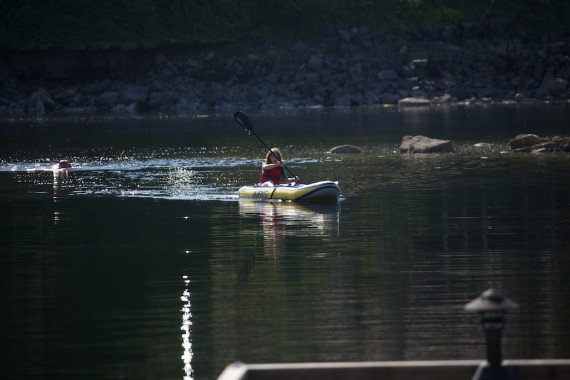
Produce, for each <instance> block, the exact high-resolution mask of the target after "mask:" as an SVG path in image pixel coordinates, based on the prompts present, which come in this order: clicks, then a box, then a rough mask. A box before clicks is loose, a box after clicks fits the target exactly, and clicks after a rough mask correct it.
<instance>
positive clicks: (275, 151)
mask: <svg viewBox="0 0 570 380" xmlns="http://www.w3.org/2000/svg"><path fill="white" fill-rule="evenodd" d="M284 166H285V163H284V161H283V159H282V154H281V151H280V150H279V148H272V149H271V150H270V151H269V152H267V155H266V156H265V161H263V164H262V166H261V178H260V179H259V182H260V183H261V185H262V186H279V185H280V184H281V181H282V179H283V182H285V183H287V184H290V183H294V182H299V178H298V177H295V178H289V176H288V175H287V171H286V170H285V168H284Z"/></svg>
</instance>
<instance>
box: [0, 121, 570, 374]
mask: <svg viewBox="0 0 570 380" xmlns="http://www.w3.org/2000/svg"><path fill="white" fill-rule="evenodd" d="M399 115H400V114H398V113H397V112H391V113H390V114H389V115H388V120H387V121H388V123H387V125H388V127H389V128H392V129H393V130H388V129H386V124H385V123H376V124H374V125H373V126H366V127H364V126H361V125H359V124H358V123H355V120H356V117H355V116H356V115H354V113H351V112H346V114H342V115H340V116H339V117H338V118H337V117H336V116H335V117H329V116H328V115H326V117H324V116H323V117H324V118H325V121H326V122H325V123H320V124H319V123H318V122H319V118H317V120H316V121H315V119H309V120H308V121H305V119H304V118H299V119H296V120H297V122H298V123H299V125H300V127H299V128H297V129H294V130H290V129H287V128H286V127H289V126H291V125H292V124H293V125H294V124H296V123H291V122H290V120H286V119H284V120H281V119H278V118H276V117H275V116H271V117H267V116H263V115H259V118H260V119H263V118H264V117H265V118H266V120H265V121H266V122H265V123H263V122H261V121H260V122H257V118H256V119H255V121H256V122H255V124H256V126H258V125H259V129H260V131H263V132H264V133H263V136H264V138H266V140H268V142H269V143H270V144H271V145H272V142H274V141H279V142H280V143H281V142H283V143H282V144H280V145H281V148H282V149H283V150H284V151H285V152H286V159H287V163H288V165H289V164H290V165H291V168H292V169H293V170H294V172H295V173H296V174H297V173H298V174H299V175H300V176H301V177H302V178H303V179H304V180H305V181H306V182H311V181H312V180H313V179H314V180H317V179H322V178H321V177H322V176H327V177H330V178H329V179H333V180H338V181H339V182H340V186H341V191H342V194H343V201H342V202H340V203H339V204H338V205H337V206H335V207H332V208H330V207H329V208H324V209H323V208H319V207H315V206H311V205H298V204H292V203H281V202H279V203H255V202H242V201H238V198H237V194H236V193H237V189H238V188H239V186H241V185H244V184H250V183H253V182H255V181H256V180H257V179H258V177H259V170H260V167H259V166H260V158H261V157H262V156H263V154H264V150H263V147H259V146H258V145H257V142H256V141H255V140H254V139H252V138H251V136H246V137H245V138H244V139H243V140H242V139H240V140H238V139H237V138H236V137H235V136H236V135H237V134H240V133H241V130H239V129H238V130H231V129H224V128H225V127H226V124H223V125H222V123H221V124H220V125H219V126H217V127H218V128H217V129H214V128H208V129H207V131H200V132H201V134H200V136H194V135H193V133H191V134H192V137H195V140H196V141H197V142H196V143H193V144H194V145H193V146H190V147H188V148H184V147H179V145H183V144H184V143H185V142H186V141H195V140H193V139H181V138H180V137H179V134H180V135H184V134H185V133H190V132H186V129H182V128H180V129H179V128H172V129H170V128H169V127H168V126H163V125H160V126H158V127H157V128H156V130H157V131H159V132H157V133H156V134H154V133H150V132H149V131H147V130H145V131H146V132H140V130H139V129H137V128H134V129H133V130H116V129H113V133H112V134H111V133H110V134H109V135H110V136H113V139H112V141H113V143H114V144H116V145H117V146H116V147H112V145H111V144H109V141H107V140H106V139H99V140H93V139H91V137H93V136H95V137H96V136H98V135H97V134H96V133H95V131H94V130H92V131H89V130H88V131H87V132H86V133H87V135H88V136H87V137H86V138H85V141H82V140H80V139H79V138H75V139H74V140H73V143H74V144H75V145H70V146H68V145H67V143H65V144H62V145H57V146H56V147H57V149H53V148H49V149H48V148H46V147H43V146H40V147H37V146H32V147H30V148H29V150H28V151H26V152H25V153H22V152H21V151H19V150H18V149H19V148H18V149H16V146H17V144H15V145H14V149H13V151H9V150H7V151H3V152H1V154H5V156H4V158H3V159H2V161H1V162H0V177H2V181H0V187H1V188H2V192H0V201H2V210H3V212H4V217H3V218H2V219H1V220H0V222H1V223H2V224H1V226H2V228H1V229H0V230H1V231H2V233H3V234H2V239H0V248H1V250H0V251H1V252H2V254H0V261H1V262H0V264H2V265H0V278H2V281H3V282H2V289H1V290H2V292H1V294H2V295H3V296H5V297H6V302H5V303H4V305H5V307H6V308H7V312H5V313H3V314H2V316H1V318H3V319H2V323H0V326H1V327H6V328H7V329H6V330H7V332H6V333H5V334H2V336H3V338H4V337H5V339H6V341H7V346H10V347H13V349H11V350H10V351H9V352H6V353H5V355H7V358H8V361H10V362H12V363H15V364H14V368H16V370H17V371H19V373H20V374H31V375H34V374H38V373H42V374H45V378H58V379H61V378H64V377H65V376H66V375H69V377H70V378H79V377H82V375H86V374H97V376H95V375H94V376H93V377H97V378H109V377H132V378H148V379H151V378H153V379H154V378H180V377H182V378H184V379H193V378H196V379H199V380H203V379H214V378H215V377H216V376H217V375H218V374H219V373H220V372H221V370H222V369H223V366H225V365H226V364H229V363H231V362H233V361H235V360H243V361H245V362H275V361H340V360H350V361H352V360H407V359H410V360H415V359H419V360H423V359H425V360H427V359H476V358H481V357H483V355H484V348H483V347H482V337H481V333H480V331H479V326H478V322H477V318H475V317H473V318H471V316H465V315H463V314H462V311H461V310H462V306H463V305H464V304H465V303H466V302H468V301H470V300H471V299H472V298H473V297H475V296H477V295H478V294H479V293H480V292H481V291H483V290H485V289H486V288H488V287H491V286H493V287H499V288H500V289H501V290H503V291H504V293H505V294H506V295H508V296H509V297H510V298H512V299H513V300H515V301H517V302H519V303H520V304H521V305H523V307H522V308H521V310H520V312H519V313H517V314H513V315H509V316H508V321H509V327H508V329H507V331H506V334H505V335H506V336H507V339H506V340H505V357H507V358H541V357H563V356H565V355H567V353H568V352H569V351H568V347H569V344H570V343H569V342H570V336H569V335H568V332H567V331H570V330H569V329H568V321H569V320H570V318H569V316H570V307H569V304H568V300H569V299H570V297H569V294H568V289H570V287H569V286H568V279H569V278H570V273H569V268H570V265H569V262H568V255H566V254H565V253H566V252H567V251H568V248H569V246H568V239H566V237H567V235H568V231H569V230H568V226H569V225H570V220H569V217H570V213H568V203H567V201H566V200H567V194H568V193H569V191H570V190H569V189H570V167H569V165H568V156H567V155H564V154H561V155H550V154H548V155H517V154H506V153H501V152H503V151H505V150H506V149H507V144H506V141H508V140H507V138H505V135H506V136H512V135H514V134H516V133H517V131H518V128H515V127H513V128H512V129H510V130H508V133H504V131H502V132H501V135H500V137H497V136H498V134H497V135H496V134H494V133H495V131H494V130H491V131H490V132H489V131H485V132H484V133H483V132H479V129H478V128H477V127H470V128H467V129H468V130H467V131H464V130H461V131H460V130H459V129H458V128H457V127H454V126H453V125H452V126H450V125H447V126H445V128H444V131H446V132H449V133H454V134H455V138H456V139H457V140H458V141H456V143H455V147H456V152H455V153H454V154H449V155H427V156H422V155H413V156H409V155H400V154H399V153H397V147H398V142H399V138H400V135H401V134H403V133H400V132H401V131H403V130H405V131H406V132H410V131H412V132H418V133H420V132H421V133H423V132H426V128H424V127H423V126H422V122H425V119H423V118H422V112H417V113H415V114H414V115H413V116H410V115H407V116H405V117H403V119H404V122H405V123H410V124H413V125H412V126H408V125H405V124H402V125H400V124H397V123H395V122H394V119H395V118H398V117H399ZM360 116H361V117H362V120H363V121H366V118H367V117H369V115H360ZM372 116H373V115H372ZM372 116H370V120H372V121H374V122H375V120H374V118H373V117H372ZM252 117H253V116H252ZM443 119H445V118H443ZM452 119H453V118H452ZM359 120H360V119H359ZM454 120H457V119H454ZM486 120H487V122H489V120H490V123H493V122H494V119H493V118H492V117H490V118H488V119H486ZM540 120H541V122H542V120H545V119H544V118H541V119H540ZM321 121H322V120H321ZM459 121H460V123H457V125H460V126H461V127H463V124H462V123H461V122H462V121H463V119H460V120H459ZM333 122H334V123H337V124H338V125H340V127H336V128H334V125H332V126H331V125H329V124H331V123H333ZM304 123H305V124H304ZM310 123H315V124H316V125H315V126H314V127H315V129H314V130H313V129H312V128H308V126H309V124H310ZM452 124H453V123H452ZM505 124H506V123H505ZM265 125H267V126H268V127H267V129H265V130H264V129H262V128H263V127H264V126H265ZM273 125H275V126H276V127H275V129H274V130H273V129H271V128H272V127H273ZM83 127H84V126H83V125H82V126H81V128H83ZM311 127H312V125H311ZM348 127H350V128H348ZM432 127H434V126H433V125H432V126H431V127H430V128H432ZM383 128H384V129H383ZM434 128H435V129H434V130H432V129H430V130H429V132H434V131H437V132H441V130H442V129H441V128H439V129H438V126H437V125H435V127H434ZM64 129H65V128H64ZM78 129H80V128H79V127H78ZM226 130H229V132H227V136H229V137H226V138H224V136H219V135H216V136H215V137H212V138H211V141H210V143H211V144H210V145H211V146H209V145H208V144H205V142H204V141H203V140H204V139H205V138H208V136H212V135H213V134H214V132H213V131H215V132H216V133H220V134H223V133H226V132H220V131H226ZM277 130H279V131H285V132H281V134H277V132H275V131H277ZM331 130H332V132H330V131H331ZM394 131H395V132H394ZM80 132H81V133H83V130H81V131H80ZM115 132H117V133H115ZM147 132H148V133H150V135H149V136H146V137H144V138H143V139H142V140H141V141H138V142H137V145H136V146H135V147H133V142H132V137H133V136H135V135H137V134H138V133H143V135H144V134H145V133H147ZM18 133H20V132H18ZM81 133H78V134H77V135H78V136H79V135H81ZM434 133H435V132H434ZM117 134H118V136H117ZM169 134H171V135H172V137H169V136H168V135H169ZM424 134H431V133H424ZM471 134H474V135H473V136H472V135H471ZM23 135H25V134H23ZM394 135H397V137H394ZM157 136H158V137H157ZM489 136H490V137H489ZM48 137H49V136H48ZM434 137H442V135H437V136H434ZM352 139H354V140H355V141H354V142H355V144H357V145H360V146H361V147H362V148H363V149H364V153H363V154H360V155H346V156H341V155H329V154H327V153H326V151H327V150H328V149H329V148H330V147H332V146H334V145H338V144H339V143H345V142H353V140H352ZM20 140H21V141H22V144H24V145H26V144H36V143H34V142H31V139H24V138H22V139H20ZM20 140H18V141H20ZM53 140H54V141H51V143H52V144H57V142H58V141H59V140H58V139H55V138H54V139H53ZM155 140H156V141H155ZM252 140H254V141H253V142H252ZM93 141H95V142H93ZM480 141H485V142H490V143H492V145H491V146H485V147H484V148H482V149H481V148H475V147H474V146H473V144H474V143H475V142H480ZM89 144H91V145H89ZM171 145H173V146H174V147H171ZM276 145H277V144H276ZM18 146H19V145H18ZM206 146H209V147H208V148H205V149H203V148H204V147H206ZM213 146H215V148H213ZM252 146H253V147H252ZM67 148H70V149H71V150H72V151H71V153H70V157H71V158H72V161H74V164H75V165H76V166H75V168H74V169H72V170H71V171H70V176H69V178H68V179H66V180H65V181H54V178H53V175H52V173H51V171H50V165H51V163H52V162H53V160H56V159H57V158H59V155H61V154H65V153H67V152H66V149H67ZM6 157H14V158H13V159H7V158H6ZM181 279H182V281H181ZM30 310H31V311H30ZM30 326H33V328H30ZM38 352H39V353H38ZM52 352H53V354H50V353H52ZM59 358H64V359H65V361H64V362H65V363H63V362H62V360H60V359H59ZM28 371H29V372H28ZM31 377H33V376H27V377H26V376H24V375H22V376H21V377H20V378H31ZM83 377H84V376H83Z"/></svg>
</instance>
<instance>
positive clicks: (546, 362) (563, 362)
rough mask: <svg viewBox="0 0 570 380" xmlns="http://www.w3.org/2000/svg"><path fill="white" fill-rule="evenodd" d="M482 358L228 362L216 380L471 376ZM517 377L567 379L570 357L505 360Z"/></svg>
mask: <svg viewBox="0 0 570 380" xmlns="http://www.w3.org/2000/svg"><path fill="white" fill-rule="evenodd" d="M486 365H487V362H486V361H481V360H438V361H385V362H383V361H376V362H340V363H281V364H244V363H241V362H236V363H233V364H230V365H228V366H227V367H226V368H225V370H224V371H223V372H222V373H221V375H220V376H219V377H218V380H266V379H267V380H268V379H271V380H291V379H295V380H308V379H331V380H343V379H346V380H348V379H351V380H354V379H358V380H368V379H376V380H400V379H402V380H403V379H406V380H414V379H418V380H419V379H424V380H425V379H438V380H447V379H449V380H451V379H453V380H460V379H471V378H473V376H474V374H475V373H476V371H477V369H478V368H479V366H486ZM503 367H507V368H509V369H510V370H511V371H512V373H513V375H514V376H515V377H516V378H517V379H518V380H550V379H570V359H533V360H505V361H503Z"/></svg>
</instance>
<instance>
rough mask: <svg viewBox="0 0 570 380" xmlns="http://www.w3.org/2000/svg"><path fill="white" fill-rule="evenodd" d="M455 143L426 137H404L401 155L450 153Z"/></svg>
mask: <svg viewBox="0 0 570 380" xmlns="http://www.w3.org/2000/svg"><path fill="white" fill-rule="evenodd" d="M450 152H453V143H452V142H451V141H450V140H439V139H433V138H430V137H426V136H421V135H417V136H404V137H403V138H402V143H401V144H400V153H450Z"/></svg>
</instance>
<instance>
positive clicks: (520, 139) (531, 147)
mask: <svg viewBox="0 0 570 380" xmlns="http://www.w3.org/2000/svg"><path fill="white" fill-rule="evenodd" d="M509 144H510V146H511V150H512V151H513V152H531V153H546V152H570V137H562V136H555V137H552V138H549V137H545V138H542V137H539V136H537V135H534V134H522V135H517V136H516V137H515V138H514V139H512V140H511V141H509Z"/></svg>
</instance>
